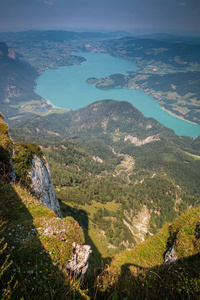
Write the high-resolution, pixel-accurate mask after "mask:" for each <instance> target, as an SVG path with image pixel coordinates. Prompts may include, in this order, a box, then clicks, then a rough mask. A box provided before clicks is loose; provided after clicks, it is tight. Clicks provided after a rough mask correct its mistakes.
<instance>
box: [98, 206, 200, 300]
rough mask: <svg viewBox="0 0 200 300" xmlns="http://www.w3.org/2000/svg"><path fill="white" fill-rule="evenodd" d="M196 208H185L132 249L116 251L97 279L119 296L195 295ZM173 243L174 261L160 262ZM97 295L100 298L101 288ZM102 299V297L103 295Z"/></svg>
mask: <svg viewBox="0 0 200 300" xmlns="http://www.w3.org/2000/svg"><path fill="white" fill-rule="evenodd" d="M199 224H200V208H196V209H189V210H188V211H187V212H186V213H185V214H182V215H181V216H180V217H178V218H177V219H176V220H174V221H173V223H172V224H171V225H170V226H169V225H168V224H165V225H164V226H163V228H162V229H161V230H160V231H159V232H158V233H157V234H156V235H155V236H153V237H151V238H149V239H148V240H147V241H145V242H143V243H141V244H139V245H138V246H136V247H135V248H133V250H131V251H126V252H124V253H121V254H119V255H117V256H116V257H115V258H114V259H113V261H112V263H111V265H110V267H109V268H108V269H107V270H106V271H105V272H104V273H102V275H101V278H100V280H99V282H100V283H101V284H99V285H101V288H102V290H104V293H103V294H104V296H105V297H106V295H108V294H113V295H118V297H119V299H124V298H125V297H127V299H199V296H200V288H199V287H200V272H199V267H200V255H199V252H200V239H199V238H200V225H199ZM172 245H174V246H175V251H176V255H177V263H176V264H173V265H170V266H168V267H167V266H166V267H164V266H163V263H164V256H165V253H166V252H167V251H168V249H169V248H170V247H171V246H172ZM99 299H102V291H101V293H100V297H99ZM105 299H106V298H105Z"/></svg>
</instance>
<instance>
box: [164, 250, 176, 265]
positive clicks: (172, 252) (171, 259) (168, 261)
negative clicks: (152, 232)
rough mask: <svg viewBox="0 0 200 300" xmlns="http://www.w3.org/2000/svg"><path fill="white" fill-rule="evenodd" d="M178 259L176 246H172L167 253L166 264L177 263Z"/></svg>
mask: <svg viewBox="0 0 200 300" xmlns="http://www.w3.org/2000/svg"><path fill="white" fill-rule="evenodd" d="M176 261H177V257H176V253H175V249H174V246H172V247H171V248H170V249H169V250H168V251H167V253H166V254H165V263H164V265H165V266H169V265H171V264H174V263H176Z"/></svg>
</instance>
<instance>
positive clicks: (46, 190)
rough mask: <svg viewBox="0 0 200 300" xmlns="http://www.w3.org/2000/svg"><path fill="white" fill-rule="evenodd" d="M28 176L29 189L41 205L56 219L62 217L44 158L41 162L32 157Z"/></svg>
mask: <svg viewBox="0 0 200 300" xmlns="http://www.w3.org/2000/svg"><path fill="white" fill-rule="evenodd" d="M28 176H29V178H30V179H31V184H30V187H31V188H32V191H33V193H34V194H35V195H36V196H37V197H38V198H39V199H40V201H41V203H42V204H43V205H44V206H46V207H48V208H50V209H52V210H53V211H54V212H55V213H56V214H57V216H58V217H62V215H61V211H60V205H59V202H58V199H57V198H56V195H55V192H54V189H53V183H52V181H51V173H50V169H49V165H48V163H47V162H46V160H45V157H43V160H42V159H41V158H39V157H37V156H36V155H33V159H32V164H31V171H30V172H29V173H28Z"/></svg>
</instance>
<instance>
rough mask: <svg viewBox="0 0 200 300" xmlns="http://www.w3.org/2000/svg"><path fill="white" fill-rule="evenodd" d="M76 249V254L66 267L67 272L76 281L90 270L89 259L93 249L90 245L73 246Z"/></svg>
mask: <svg viewBox="0 0 200 300" xmlns="http://www.w3.org/2000/svg"><path fill="white" fill-rule="evenodd" d="M72 245H73V247H74V254H73V256H72V259H70V260H69V261H68V263H67V265H66V269H67V271H68V272H69V273H70V275H71V277H72V278H74V279H76V278H79V277H80V276H84V274H85V273H86V272H87V269H88V259H89V256H90V253H91V252H92V250H91V247H90V246H88V245H79V244H77V243H73V244H72Z"/></svg>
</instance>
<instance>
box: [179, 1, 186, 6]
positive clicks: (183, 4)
mask: <svg viewBox="0 0 200 300" xmlns="http://www.w3.org/2000/svg"><path fill="white" fill-rule="evenodd" d="M178 5H180V6H186V3H185V2H180V3H179V4H178Z"/></svg>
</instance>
